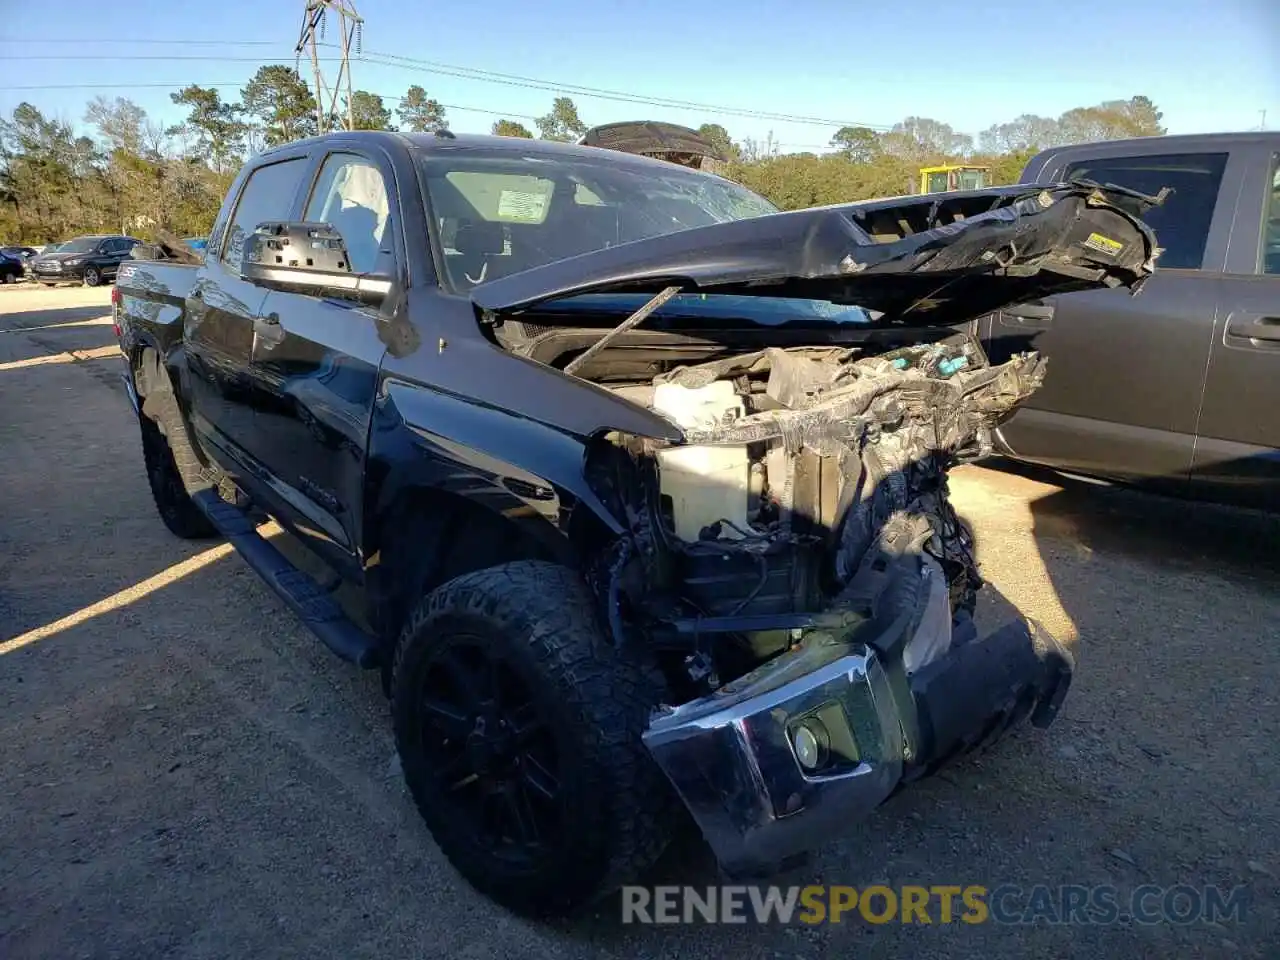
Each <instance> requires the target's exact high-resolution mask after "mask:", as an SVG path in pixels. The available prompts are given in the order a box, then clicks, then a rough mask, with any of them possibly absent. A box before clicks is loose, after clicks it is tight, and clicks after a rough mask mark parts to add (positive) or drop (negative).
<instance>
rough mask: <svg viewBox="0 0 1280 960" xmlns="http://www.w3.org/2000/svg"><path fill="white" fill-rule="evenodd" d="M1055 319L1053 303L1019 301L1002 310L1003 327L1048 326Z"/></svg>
mask: <svg viewBox="0 0 1280 960" xmlns="http://www.w3.org/2000/svg"><path fill="white" fill-rule="evenodd" d="M1052 321H1053V304H1050V303H1019V304H1017V305H1016V306H1012V307H1006V308H1005V309H1003V310H1001V311H1000V325H1001V326H1002V327H1047V326H1049V324H1050V323H1051V322H1052Z"/></svg>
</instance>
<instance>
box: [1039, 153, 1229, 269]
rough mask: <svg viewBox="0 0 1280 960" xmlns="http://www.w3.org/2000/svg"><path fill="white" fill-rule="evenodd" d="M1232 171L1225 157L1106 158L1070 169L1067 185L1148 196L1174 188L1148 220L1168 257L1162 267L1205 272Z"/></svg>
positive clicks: (1163, 258)
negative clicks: (1091, 184) (1222, 189)
mask: <svg viewBox="0 0 1280 960" xmlns="http://www.w3.org/2000/svg"><path fill="white" fill-rule="evenodd" d="M1226 166H1227V155H1226V154H1225V153H1187V154H1160V155H1155V156H1140V157H1100V158H1098V159H1096V160H1082V161H1079V162H1077V163H1072V164H1068V165H1067V168H1066V169H1065V170H1064V171H1063V176H1062V179H1064V180H1093V181H1096V182H1098V183H1103V184H1115V185H1116V186H1120V187H1128V188H1129V189H1130V190H1140V191H1141V192H1143V193H1148V194H1154V193H1159V192H1160V190H1161V188H1162V187H1169V188H1170V189H1171V190H1172V191H1173V192H1172V193H1171V194H1170V195H1169V197H1168V198H1167V199H1166V200H1165V202H1164V203H1163V204H1161V205H1160V206H1158V207H1155V208H1153V209H1151V210H1149V211H1148V212H1147V214H1146V216H1145V217H1143V219H1144V220H1146V222H1147V226H1149V227H1151V229H1152V230H1154V231H1155V233H1156V242H1157V243H1158V244H1159V245H1160V247H1161V248H1162V249H1163V251H1164V252H1163V253H1161V254H1160V259H1159V260H1157V261H1156V266H1157V267H1158V268H1159V267H1163V268H1164V269H1166V270H1169V269H1184V270H1199V269H1200V267H1201V265H1202V264H1203V263H1204V248H1205V243H1206V242H1207V241H1208V239H1209V224H1210V222H1211V221H1212V220H1213V209H1214V207H1215V206H1216V205H1217V202H1218V187H1219V186H1221V184H1222V171H1223V170H1224V169H1226Z"/></svg>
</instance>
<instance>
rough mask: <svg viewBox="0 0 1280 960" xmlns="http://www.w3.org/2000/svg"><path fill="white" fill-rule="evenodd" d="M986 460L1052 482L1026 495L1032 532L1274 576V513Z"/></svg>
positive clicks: (1211, 568) (1277, 538) (1141, 556)
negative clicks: (1042, 491) (1032, 520)
mask: <svg viewBox="0 0 1280 960" xmlns="http://www.w3.org/2000/svg"><path fill="white" fill-rule="evenodd" d="M986 465H987V466H990V467H991V468H992V469H993V470H997V471H999V472H1000V473H1002V474H1006V475H1008V476H1011V477H1020V478H1022V479H1025V480H1027V481H1030V482H1031V483H1033V484H1038V485H1041V486H1043V487H1052V488H1053V490H1052V491H1051V492H1047V493H1045V494H1044V495H1041V496H1038V497H1037V498H1036V499H1035V500H1034V501H1033V505H1032V510H1033V513H1034V515H1035V525H1036V530H1037V535H1038V536H1040V537H1044V538H1049V539H1054V540H1066V541H1070V542H1072V543H1075V544H1078V545H1079V546H1080V547H1082V548H1084V549H1087V550H1099V551H1106V552H1114V553H1120V554H1124V555H1125V556H1129V557H1132V558H1134V559H1136V560H1144V561H1150V562H1154V563H1157V564H1159V565H1160V566H1177V567H1180V568H1185V569H1195V570H1204V571H1207V572H1216V573H1223V574H1230V575H1233V576H1241V577H1250V578H1261V579H1265V580H1274V581H1280V549H1277V547H1276V545H1277V543H1280V515H1273V514H1267V513H1263V512H1261V511H1255V510H1246V509H1241V508H1236V507H1226V506H1221V505H1218V504H1213V503H1204V502H1197V501H1192V500H1187V499H1181V498H1177V497H1172V496H1165V495H1162V494H1156V493H1150V492H1147V491H1144V490H1139V489H1135V488H1132V487H1126V486H1122V485H1105V484H1101V483H1092V482H1089V481H1086V480H1077V479H1074V478H1071V477H1064V476H1063V475H1061V474H1059V473H1057V472H1055V471H1053V470H1050V469H1048V468H1045V467H1038V466H1035V465H1033V464H1025V463H1019V462H1017V461H1013V460H1004V459H1000V460H995V461H991V462H990V463H989V464H986Z"/></svg>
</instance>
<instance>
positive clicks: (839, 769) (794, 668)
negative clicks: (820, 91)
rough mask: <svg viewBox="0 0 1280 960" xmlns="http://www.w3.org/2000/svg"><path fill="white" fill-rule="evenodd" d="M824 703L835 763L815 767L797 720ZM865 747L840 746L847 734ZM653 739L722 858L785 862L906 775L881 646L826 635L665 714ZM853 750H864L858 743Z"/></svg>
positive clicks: (868, 807)
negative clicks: (799, 738) (804, 752)
mask: <svg viewBox="0 0 1280 960" xmlns="http://www.w3.org/2000/svg"><path fill="white" fill-rule="evenodd" d="M815 714H816V715H819V716H820V717H821V720H822V722H823V723H824V724H825V725H826V726H827V727H829V728H830V727H838V726H840V725H842V724H843V725H844V728H845V729H844V730H832V737H831V741H832V743H831V747H830V749H831V755H832V763H831V765H830V766H829V767H828V768H827V769H826V770H824V771H822V772H820V773H817V774H807V773H806V772H805V771H804V770H803V769H802V767H801V766H800V762H799V760H798V759H797V758H796V754H795V748H794V747H793V745H792V731H793V729H794V728H795V726H796V725H797V723H798V722H799V721H801V720H803V719H805V718H807V717H813V716H815ZM846 738H847V742H848V743H851V744H853V745H855V746H854V749H853V750H849V749H847V748H846V749H844V750H843V751H842V750H840V748H839V747H838V746H837V741H845V739H846ZM644 742H645V744H646V745H647V746H648V748H649V750H650V752H651V753H652V754H653V756H654V758H655V759H656V760H657V762H658V764H659V766H661V767H662V769H663V771H664V772H665V773H666V774H667V776H668V777H669V778H670V780H671V782H672V783H673V784H674V785H675V787H676V790H677V791H678V792H679V794H680V796H681V798H682V799H683V800H684V802H685V804H686V805H687V806H688V808H689V810H690V812H691V813H692V814H693V816H694V819H695V820H697V822H698V825H699V827H701V829H702V833H703V836H704V837H705V838H706V839H707V842H708V843H709V844H710V845H711V847H712V849H713V850H714V851H715V854H716V857H717V858H718V859H719V861H720V864H721V866H723V867H724V868H725V870H727V871H728V872H730V873H739V874H742V873H752V872H758V871H762V870H769V869H772V868H776V866H777V865H778V864H779V863H781V862H782V861H783V860H785V859H786V858H787V857H788V856H791V855H793V854H795V853H797V852H799V851H802V850H808V849H811V848H813V847H815V846H818V845H820V844H822V843H824V842H826V841H827V840H829V839H830V838H831V837H832V836H833V835H836V834H838V833H840V832H843V830H844V829H845V828H846V827H847V825H848V824H849V823H850V822H851V821H854V820H857V819H858V818H860V817H863V816H866V815H867V814H869V813H870V812H871V811H872V810H874V809H875V808H876V807H878V806H879V805H880V804H881V803H882V802H883V801H884V800H885V798H886V797H888V796H889V794H891V793H892V792H893V791H894V789H895V788H896V787H897V785H898V782H899V780H900V779H901V778H902V767H903V733H902V728H901V725H900V723H899V720H898V711H897V707H896V705H895V703H894V699H893V695H892V693H891V691H890V688H889V680H888V677H887V676H886V674H885V671H884V669H883V668H882V667H881V664H880V661H879V660H878V658H877V657H876V654H875V651H874V650H872V649H870V648H868V647H860V648H859V649H858V651H857V652H851V651H850V649H849V648H848V647H847V646H846V645H829V646H814V647H810V648H807V649H805V650H802V651H799V652H797V653H794V654H788V655H784V656H782V657H779V658H778V659H777V660H773V661H771V662H770V663H768V664H766V665H765V666H764V667H763V668H761V669H760V670H757V671H755V672H754V673H752V674H748V675H747V676H745V677H742V678H741V679H740V680H738V681H736V682H735V683H732V684H727V685H726V686H724V687H722V688H720V689H719V690H718V691H716V693H715V694H713V695H711V696H709V697H705V698H703V699H701V700H695V701H692V702H690V703H687V704H684V705H682V706H680V707H677V708H675V709H673V710H671V711H669V712H667V713H664V714H662V715H660V716H658V717H656V718H655V719H654V720H653V721H652V723H651V724H650V726H649V729H648V731H647V732H646V733H645V735H644ZM849 754H852V755H849Z"/></svg>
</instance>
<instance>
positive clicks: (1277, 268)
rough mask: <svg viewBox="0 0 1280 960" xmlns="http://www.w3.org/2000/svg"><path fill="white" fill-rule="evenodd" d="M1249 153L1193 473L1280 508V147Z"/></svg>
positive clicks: (1208, 487)
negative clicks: (1279, 149)
mask: <svg viewBox="0 0 1280 960" xmlns="http://www.w3.org/2000/svg"><path fill="white" fill-rule="evenodd" d="M1242 153H1245V151H1244V150H1242ZM1247 158H1248V160H1249V166H1248V168H1247V175H1246V179H1245V182H1244V185H1243V189H1242V190H1241V191H1240V199H1239V204H1238V208H1237V212H1236V216H1235V225H1234V228H1233V230H1232V234H1231V245H1230V248H1229V250H1228V253H1227V269H1226V271H1225V272H1224V274H1223V276H1222V279H1221V281H1220V282H1219V306H1218V312H1219V326H1218V330H1217V332H1216V334H1215V336H1214V338H1213V342H1212V347H1211V352H1210V357H1209V374H1208V377H1207V379H1206V381H1205V390H1204V403H1203V405H1202V408H1201V413H1200V426H1199V429H1198V431H1197V432H1198V436H1197V438H1196V450H1195V463H1194V468H1193V473H1192V477H1193V481H1194V484H1195V486H1196V487H1197V488H1198V492H1199V493H1200V494H1201V495H1203V496H1207V497H1211V498H1213V499H1217V500H1224V501H1228V502H1234V503H1240V504H1243V505H1246V506H1254V507H1261V508H1263V509H1268V510H1280V152H1275V150H1274V147H1271V148H1268V147H1267V146H1264V145H1262V144H1258V145H1256V146H1253V147H1251V148H1248V150H1247Z"/></svg>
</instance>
